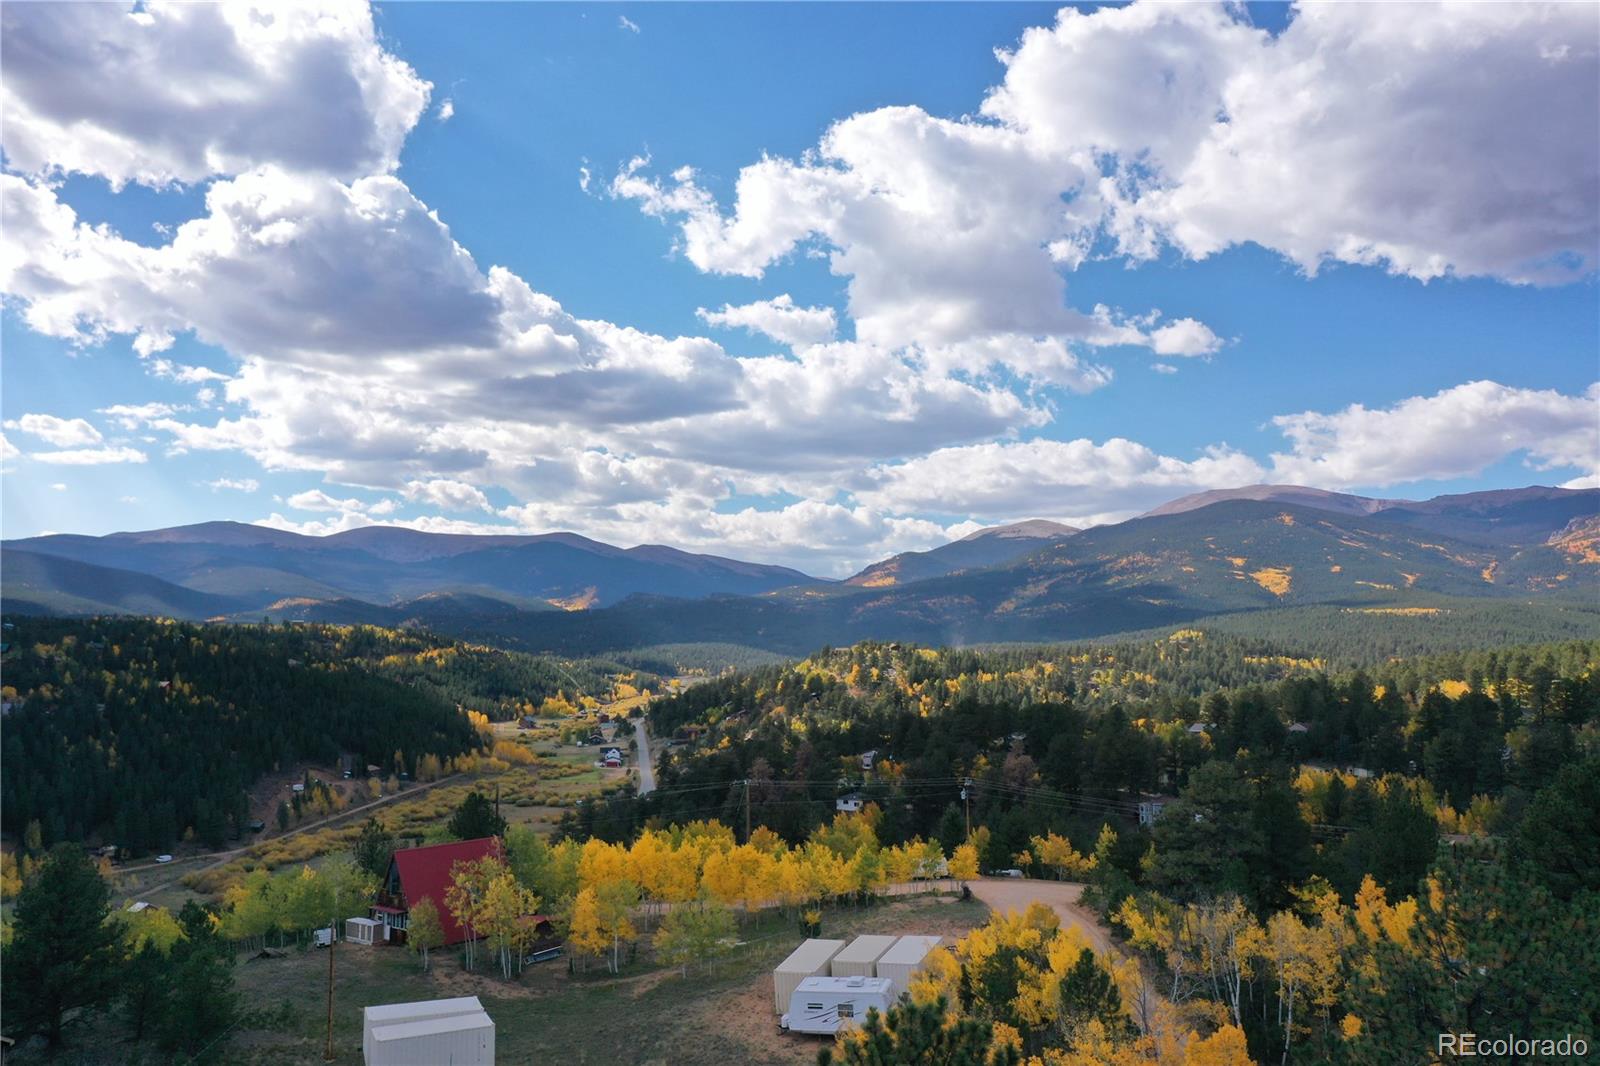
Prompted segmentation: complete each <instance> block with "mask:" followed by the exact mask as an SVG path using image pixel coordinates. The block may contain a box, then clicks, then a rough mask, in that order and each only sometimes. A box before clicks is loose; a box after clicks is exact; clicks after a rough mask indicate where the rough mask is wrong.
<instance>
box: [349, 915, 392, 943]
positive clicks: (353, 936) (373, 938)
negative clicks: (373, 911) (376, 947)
mask: <svg viewBox="0 0 1600 1066" xmlns="http://www.w3.org/2000/svg"><path fill="white" fill-rule="evenodd" d="M382 930H383V923H382V922H376V921H373V920H372V919H371V918H346V919H345V920H344V942H345V943H346V944H376V943H378V942H379V941H381V940H382V939H383V932H382Z"/></svg>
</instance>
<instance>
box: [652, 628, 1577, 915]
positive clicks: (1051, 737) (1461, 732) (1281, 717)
mask: <svg viewBox="0 0 1600 1066" xmlns="http://www.w3.org/2000/svg"><path fill="white" fill-rule="evenodd" d="M1597 664H1600V642H1595V641H1575V642H1570V643H1566V644H1560V645H1547V646H1534V647H1521V648H1510V649H1503V650H1497V651H1477V652H1462V653H1452V654H1448V655H1440V656H1434V657H1423V658H1418V659H1412V660H1403V661H1398V662H1392V663H1388V664H1384V665H1383V666H1381V667H1378V668H1376V669H1375V670H1374V671H1372V672H1370V673H1367V672H1361V671H1356V672H1343V673H1334V674H1330V673H1329V672H1327V669H1326V664H1324V663H1322V662H1320V661H1318V660H1315V659H1307V658H1300V657H1296V656H1293V655H1289V654H1284V653H1283V652H1281V651H1278V650H1275V649H1274V648H1273V647H1272V646H1271V645H1267V644H1265V643H1262V642H1256V641H1246V640H1241V639H1238V638H1229V637H1215V636H1209V635H1207V634H1204V633H1202V632H1200V631H1196V630H1180V631H1177V632H1175V633H1173V634H1171V635H1170V636H1169V637H1167V638H1166V639H1164V640H1160V641H1152V642H1148V643H1145V644H1128V645H1089V646H1083V647H1056V648H1031V649H1005V650H993V651H972V650H933V649H926V648H915V647H902V646H899V645H882V644H868V645H859V646H856V647H853V648H849V649H843V650H837V651H824V652H822V653H819V654H818V655H815V656H813V657H811V658H810V659H807V660H805V661H803V662H800V663H796V664H794V665H792V666H781V667H776V666H775V667H767V668H763V669H759V670H754V671H750V672H746V673H742V674H738V675H733V676H729V677H726V678H720V679H717V680H714V681H710V682H707V683H705V684H702V685H698V686H695V687H693V688H691V689H689V690H687V691H686V692H684V693H683V694H681V695H679V696H676V697H673V698H671V699H667V700H663V701H659V702H658V703H657V704H656V705H655V706H654V707H653V708H652V709H651V712H650V713H651V720H652V722H653V724H654V725H655V727H656V729H657V731H658V732H660V733H662V734H664V735H672V734H677V735H679V736H691V737H694V741H693V743H691V744H689V745H688V746H686V747H683V748H680V749H678V750H676V751H674V752H672V753H671V754H670V755H669V757H668V758H667V760H666V761H665V764H664V765H663V767H662V769H661V772H660V774H659V781H660V784H661V789H660V791H659V792H658V793H657V794H656V795H654V796H652V797H650V799H649V801H648V802H647V803H645V804H643V805H642V807H641V810H640V811H639V814H640V815H642V816H646V817H648V816H652V815H660V816H665V817H669V818H681V817H689V816H701V815H704V814H707V813H716V814H723V815H726V816H728V817H736V816H737V817H742V813H743V812H742V804H743V802H744V795H743V791H742V788H743V786H742V784H738V783H739V782H742V781H744V780H746V779H751V780H753V782H754V783H753V784H752V786H751V789H752V793H751V797H752V798H751V804H752V810H753V817H754V818H756V819H757V820H758V821H761V822H762V823H763V824H767V825H770V826H772V827H773V828H775V829H778V830H779V831H780V832H783V833H785V834H786V835H792V834H796V833H802V834H803V833H804V832H805V831H806V829H807V827H808V826H809V824H810V823H811V822H813V821H815V820H816V819H817V818H819V817H822V816H824V815H825V814H826V813H827V811H829V810H831V805H832V802H833V799H834V797H835V796H836V795H838V793H839V792H840V790H841V789H842V788H846V787H851V788H854V787H858V786H859V787H860V788H862V789H864V790H865V793H866V794H867V795H868V796H869V797H871V798H875V799H877V800H878V801H879V802H881V803H882V804H883V807H884V811H885V826H886V831H887V832H888V834H889V837H890V839H899V838H900V837H909V836H910V835H912V834H924V835H928V834H936V835H939V836H941V837H946V836H948V835H949V834H950V833H951V832H952V831H953V826H955V825H957V820H956V819H955V815H954V814H953V813H952V811H953V810H954V807H953V806H952V805H954V804H957V803H958V801H959V800H960V796H961V791H962V787H963V783H964V782H965V781H966V780H967V779H968V778H970V779H971V780H972V782H973V784H972V788H971V789H970V791H969V798H970V799H972V800H973V805H972V813H973V818H974V821H975V823H976V821H978V820H980V819H981V820H982V821H983V822H984V824H987V825H990V826H991V827H993V829H994V838H993V839H994V844H993V848H992V852H991V854H989V855H988V856H986V862H987V863H988V864H990V865H1010V859H1011V857H1012V856H1013V855H1014V854H1015V852H1016V851H1017V850H1019V849H1020V848H1021V847H1022V846H1023V844H1024V843H1025V841H1026V838H1027V836H1028V835H1029V834H1030V833H1033V832H1038V831H1040V830H1041V829H1042V828H1043V827H1044V826H1045V825H1047V824H1051V823H1052V821H1053V820H1054V819H1056V818H1057V817H1058V816H1060V815H1062V814H1063V813H1064V812H1076V814H1078V815H1084V814H1094V813H1104V812H1106V811H1116V810H1122V811H1124V812H1126V811H1129V810H1131V809H1132V808H1133V806H1135V805H1136V804H1137V800H1138V797H1139V795H1140V794H1141V793H1157V792H1166V793H1177V792H1179V791H1181V790H1182V789H1183V788H1184V787H1185V786H1186V785H1187V784H1188V783H1189V780H1190V775H1191V774H1192V772H1193V771H1194V770H1195V769H1196V768H1197V767H1199V766H1201V765H1203V764H1205V763H1207V762H1208V761H1211V760H1216V759H1220V760H1225V761H1226V762H1227V763H1228V765H1230V766H1233V767H1235V768H1236V769H1237V772H1239V773H1246V774H1248V773H1251V772H1255V771H1257V770H1259V769H1260V768H1262V767H1265V766H1269V765H1278V766H1280V767H1282V769H1281V771H1279V772H1276V773H1275V775H1274V777H1273V779H1274V780H1277V781H1278V782H1279V785H1280V786H1281V787H1283V788H1285V789H1288V788H1289V784H1288V782H1289V779H1290V778H1291V777H1292V773H1291V772H1290V768H1292V767H1294V766H1298V765H1299V764H1302V763H1307V762H1310V763H1318V764H1321V765H1325V766H1332V767H1359V768H1360V770H1361V773H1362V774H1363V775H1367V774H1370V777H1362V778H1361V780H1362V782H1363V785H1362V787H1363V788H1365V789H1366V790H1367V791H1368V793H1372V790H1373V788H1374V786H1375V784H1376V783H1377V782H1378V781H1379V780H1380V779H1381V778H1382V777H1383V775H1385V774H1397V775H1402V776H1405V777H1407V778H1408V779H1409V780H1413V781H1415V783H1416V784H1418V785H1420V786H1423V787H1425V788H1426V790H1427V791H1426V793H1425V794H1419V798H1418V802H1419V803H1421V804H1422V805H1423V807H1424V808H1425V809H1426V813H1427V815H1428V817H1429V819H1430V820H1434V819H1435V816H1439V817H1440V818H1442V819H1443V821H1444V822H1446V823H1449V824H1452V825H1453V824H1456V822H1455V819H1457V818H1458V816H1468V815H1469V812H1471V811H1473V810H1476V811H1477V812H1478V816H1480V817H1481V818H1484V819H1488V820H1490V821H1493V818H1494V817H1496V816H1498V813H1504V812H1505V811H1506V810H1514V809H1515V808H1516V807H1517V805H1518V804H1519V803H1520V802H1521V800H1509V801H1507V800H1503V799H1501V798H1499V797H1504V796H1505V795H1506V794H1507V790H1511V793H1512V794H1514V795H1516V796H1521V797H1524V798H1525V797H1526V796H1528V795H1531V794H1532V793H1533V792H1534V791H1537V790H1538V789H1539V788H1540V787H1542V786H1543V785H1544V784H1545V783H1547V782H1548V781H1549V780H1551V779H1552V778H1553V777H1554V775H1555V774H1556V773H1557V772H1558V771H1559V770H1560V768H1561V767H1562V766H1564V765H1566V764H1567V763H1569V762H1571V761H1572V760H1574V759H1576V758H1579V757H1581V756H1582V755H1583V754H1584V753H1585V752H1591V753H1592V752H1600V681H1597V679H1596V677H1595V668H1596V666H1597ZM868 751H872V752H875V753H876V755H875V758H876V760H877V762H876V763H875V764H874V766H873V767H872V768H870V769H867V768H864V767H863V766H862V764H861V760H860V755H861V753H863V752H868ZM1353 780H1354V779H1352V781H1353ZM1274 787H1278V786H1274ZM1284 795H1285V796H1288V795H1289V793H1288V792H1285V793H1284ZM1501 804H1509V806H1502V805H1501ZM1447 809H1448V812H1450V813H1443V814H1442V813H1441V812H1444V811H1446V810H1447ZM1361 810H1363V811H1365V812H1367V813H1369V814H1370V813H1372V811H1373V809H1372V808H1371V805H1370V803H1366V804H1365V805H1362V806H1361ZM1491 812H1497V813H1491ZM1328 821H1329V822H1330V824H1338V825H1341V826H1343V827H1344V828H1346V829H1348V828H1349V826H1348V824H1347V821H1346V820H1343V819H1341V817H1340V816H1339V815H1335V816H1333V817H1331V818H1329V819H1328ZM1430 824H1431V822H1430ZM1480 828H1483V826H1481V825H1480ZM1363 839H1367V838H1363ZM1375 839H1376V838H1372V840H1375ZM1429 839H1430V843H1429V844H1428V845H1427V846H1424V847H1422V848H1421V849H1420V850H1419V851H1418V852H1417V854H1414V855H1413V856H1412V858H1411V861H1412V863H1413V865H1415V864H1416V863H1425V862H1426V861H1427V860H1428V858H1429V857H1430V856H1431V847H1432V845H1431V840H1432V836H1430V838H1429ZM1327 861H1328V863H1329V864H1330V866H1329V868H1328V871H1327V872H1329V874H1330V876H1332V875H1333V874H1334V873H1337V868H1338V862H1337V861H1335V859H1334V858H1333V857H1332V856H1331V855H1330V856H1328V858H1327ZM1340 883H1343V881H1341V882H1340Z"/></svg>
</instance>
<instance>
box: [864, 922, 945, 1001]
mask: <svg viewBox="0 0 1600 1066" xmlns="http://www.w3.org/2000/svg"><path fill="white" fill-rule="evenodd" d="M939 940H940V938H939V937H936V936H903V937H901V938H900V939H899V940H897V941H895V944H894V947H892V948H890V949H889V950H888V951H885V952H884V953H883V954H882V955H881V956H879V958H878V974H877V975H878V976H879V977H887V978H888V979H889V980H891V981H893V982H894V991H895V994H896V995H899V994H900V993H901V992H904V991H906V990H907V989H909V988H910V987H911V975H912V974H914V973H916V972H917V971H918V970H920V969H922V960H923V959H925V958H927V956H928V952H930V951H932V950H933V949H934V948H936V947H938V946H939Z"/></svg>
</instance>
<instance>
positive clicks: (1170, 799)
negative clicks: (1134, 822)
mask: <svg viewBox="0 0 1600 1066" xmlns="http://www.w3.org/2000/svg"><path fill="white" fill-rule="evenodd" d="M1177 799H1178V797H1176V796H1140V797H1139V824H1140V825H1145V826H1149V825H1155V824H1156V819H1157V818H1160V817H1161V812H1162V811H1164V810H1166V809H1167V804H1169V803H1174V802H1176V801H1177Z"/></svg>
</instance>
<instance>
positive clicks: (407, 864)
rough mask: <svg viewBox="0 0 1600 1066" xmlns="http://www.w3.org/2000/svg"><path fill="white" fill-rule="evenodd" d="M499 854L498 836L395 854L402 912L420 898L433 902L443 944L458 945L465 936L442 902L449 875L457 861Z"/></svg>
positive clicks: (475, 859)
mask: <svg viewBox="0 0 1600 1066" xmlns="http://www.w3.org/2000/svg"><path fill="white" fill-rule="evenodd" d="M499 854H500V840H499V838H498V837H479V838H478V839H477V840H458V841H454V842H452V843H449V844H432V845H430V846H428V847H425V848H405V849H402V850H400V851H397V852H395V853H394V865H395V869H396V870H397V871H398V872H399V875H400V894H401V895H402V896H404V897H405V901H406V909H407V910H408V911H409V910H410V909H411V908H412V907H414V906H416V904H417V903H418V902H419V901H421V900H422V899H425V898H426V899H431V900H433V905H434V906H435V907H437V908H438V909H439V924H440V926H442V927H443V928H444V942H445V943H446V944H458V943H460V942H461V941H463V940H465V939H466V938H467V934H466V932H465V931H463V930H462V928H461V926H460V925H458V924H457V923H456V919H455V915H453V914H451V913H450V908H449V907H447V906H446V905H445V902H444V894H445V892H446V891H447V890H448V889H449V888H450V872H451V870H453V869H454V868H455V865H456V863H458V862H476V861H477V860H479V859H481V858H483V857H484V856H486V855H495V856H498V855H499Z"/></svg>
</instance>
